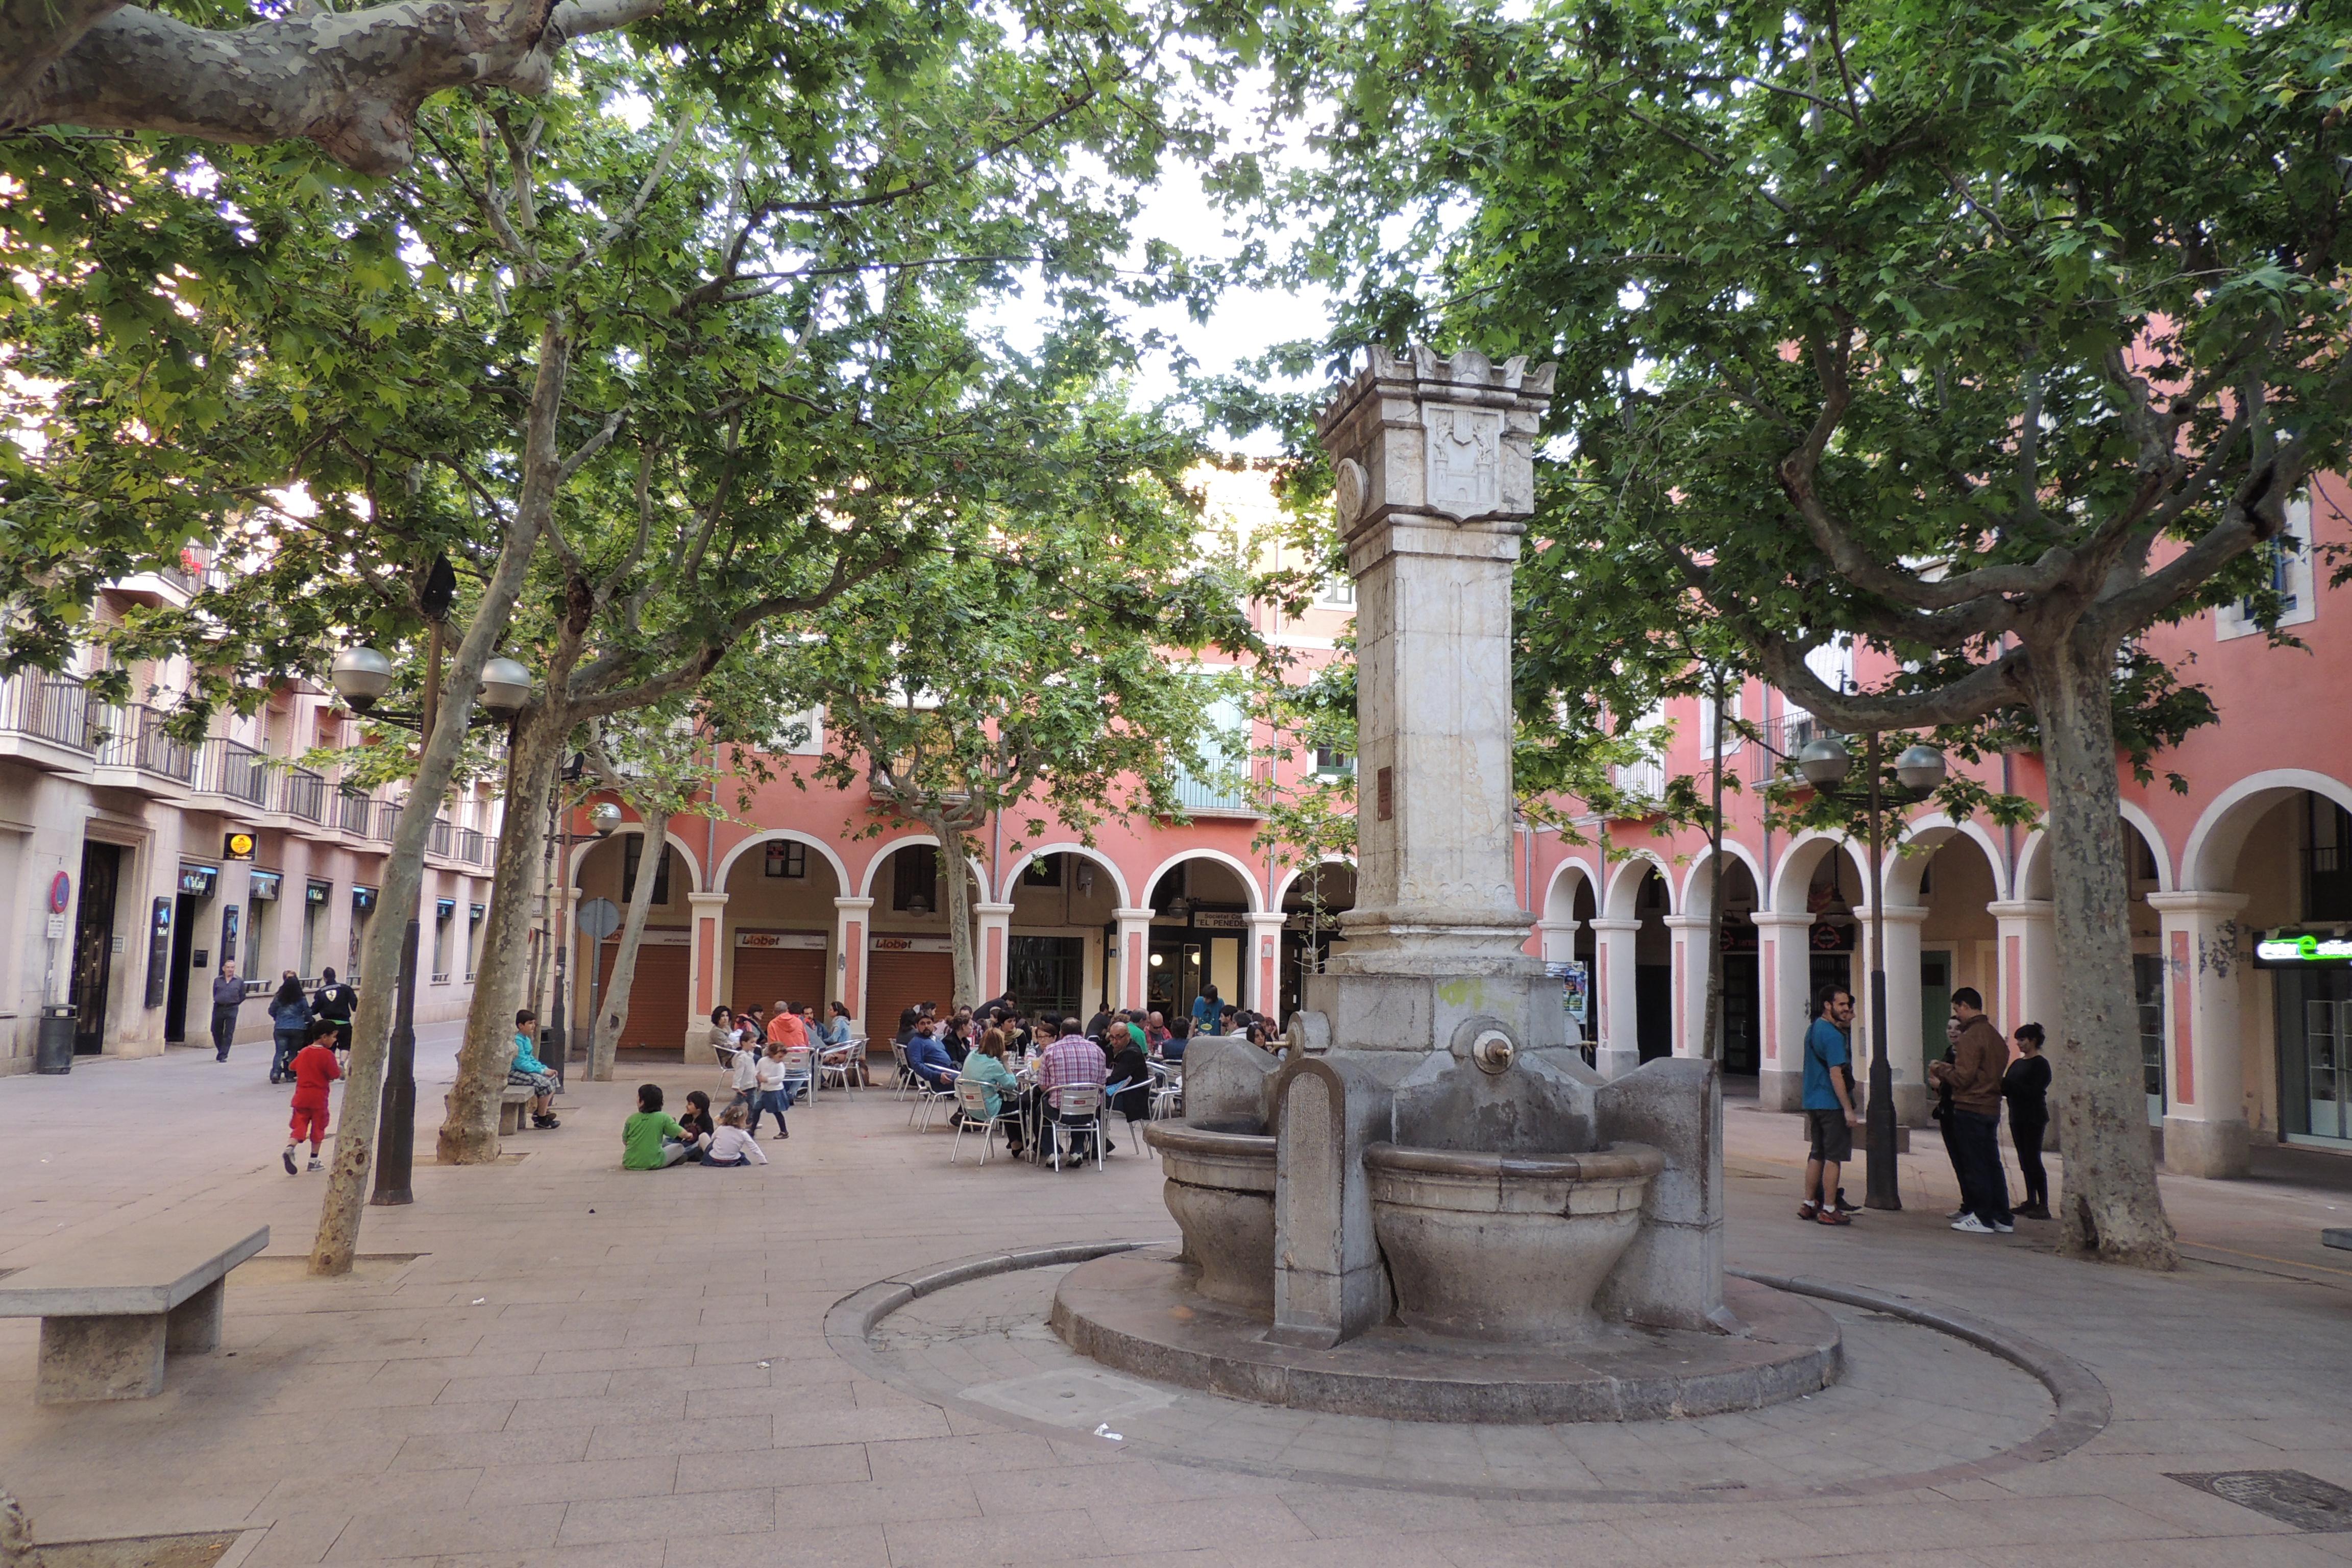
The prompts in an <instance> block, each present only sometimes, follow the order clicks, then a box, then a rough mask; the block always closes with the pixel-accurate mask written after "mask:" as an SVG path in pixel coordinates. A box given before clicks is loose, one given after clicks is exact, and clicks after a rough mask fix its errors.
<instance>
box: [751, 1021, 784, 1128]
mask: <svg viewBox="0 0 2352 1568" xmlns="http://www.w3.org/2000/svg"><path fill="white" fill-rule="evenodd" d="M759 1074H760V1078H759V1087H758V1088H757V1089H754V1090H753V1091H752V1094H751V1136H752V1137H754V1138H757V1137H758V1136H759V1135H760V1117H761V1113H762V1112H764V1111H770V1110H772V1111H774V1112H775V1113H776V1136H777V1137H779V1138H789V1137H791V1136H792V1135H793V1130H792V1129H791V1128H789V1127H787V1126H785V1125H784V1107H786V1106H787V1105H790V1104H791V1103H792V1102H793V1091H792V1089H791V1087H790V1079H789V1076H788V1075H787V1074H786V1072H785V1070H784V1047H782V1045H781V1044H778V1045H771V1046H770V1047H768V1049H767V1053H766V1054H765V1055H764V1056H762V1057H761V1058H759Z"/></svg>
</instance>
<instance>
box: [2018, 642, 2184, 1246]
mask: <svg viewBox="0 0 2352 1568" xmlns="http://www.w3.org/2000/svg"><path fill="white" fill-rule="evenodd" d="M2114 664H2115V660H2114V654H2113V650H2112V649H2108V648H2101V647H2092V648H2083V647H2077V646H2075V645H2074V643H2072V642H2067V643H2061V644H2057V645H2054V646H2050V647H2043V646H2039V645H2036V646H2034V647H2032V663H2031V665H2030V676H2029V679H2031V681H2032V698H2033V709H2034V714H2035V717H2036V718H2037V719H2038V720H2039V721H2041V726H2042V762H2043V765H2044V766H2045V767H2046V769H2047V770H2048V777H2049V796H2050V826H2049V833H2050V873H2051V891H2052V899H2053V905H2054V914H2055V917H2056V929H2055V936H2056V943H2057V958H2058V1005H2059V1010H2060V1013H2061V1018H2060V1023H2061V1025H2062V1027H2061V1028H2060V1029H2059V1031H2058V1032H2057V1033H2056V1034H2054V1035H2053V1037H2051V1040H2050V1044H2049V1051H2050V1055H2051V1058H2052V1062H2051V1066H2052V1068H2053V1069H2054V1072H2055V1075H2056V1082H2055V1084H2054V1085H2053V1088H2054V1089H2055V1090H2056V1094H2057V1099H2058V1121H2059V1142H2060V1143H2061V1145H2062V1146H2063V1148H2064V1150H2065V1159H2064V1167H2063V1170H2064V1174H2063V1184H2062V1190H2061V1192H2060V1194H2059V1217H2060V1218H2061V1219H2062V1220H2063V1222H2064V1230H2063V1246H2064V1247H2065V1248H2066V1249H2067V1250H2068V1251H2070V1252H2074V1253H2078V1254H2084V1255H2088V1256H2093V1257H2097V1258H2104V1259H2106V1260H2109V1261H2111V1262H2117V1263H2133V1264H2138V1265H2140V1266H2142V1267H2144V1268H2173V1267H2175V1266H2176V1265H2177V1264H2178V1263H2179V1253H2178V1252H2177V1251H2176V1250H2175V1247H2174V1239H2173V1231H2172V1223H2171V1221H2170V1220H2168V1218H2166V1217H2165V1213H2164V1201H2163V1198H2162V1196H2161V1195H2160V1194H2158V1191H2157V1185H2156V1158H2155V1151H2154V1149H2153V1148H2152V1146H2151V1143H2150V1141H2149V1138H2148V1128H2147V1091H2146V1088H2145V1086H2144V1084H2143V1082H2142V1080H2141V1069H2140V1043H2139V1014H2138V1007H2137V1003H2136V1001H2135V999H2134V996H2133V994H2132V972H2131V910H2130V907H2129V898H2128V888H2129V883H2128V880H2127V879H2126V865H2125V861H2124V853H2123V806H2122V793H2121V791H2120V790H2119V788H2118V787H2117V785H2116V734H2115V713H2114V709H2113V706H2112V704H2113V697H2112V685H2111V683H2112V679H2113V671H2114Z"/></svg>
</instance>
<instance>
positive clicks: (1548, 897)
mask: <svg viewBox="0 0 2352 1568" xmlns="http://www.w3.org/2000/svg"><path fill="white" fill-rule="evenodd" d="M1571 871H1573V872H1575V873H1576V875H1577V876H1578V877H1580V878H1581V879H1583V882H1584V885H1585V886H1586V887H1588V888H1591V889H1592V908H1593V910H1594V911H1595V912H1598V911H1599V910H1600V908H1601V875H1600V873H1599V872H1598V871H1597V870H1596V869H1595V868H1593V865H1592V862H1591V861H1590V860H1587V859H1584V858H1582V857H1580V856H1575V855H1571V856H1570V857H1569V858H1567V859H1565V860H1562V861H1561V862H1560V863H1559V865H1557V866H1555V867H1553V868H1551V880H1550V881H1549V882H1547V883H1545V884H1544V896H1543V903H1542V904H1541V905H1540V906H1538V908H1539V909H1540V910H1541V913H1540V914H1539V915H1538V919H1541V920H1548V921H1550V920H1573V919H1575V918H1576V889H1575V888H1574V887H1573V886H1570V887H1568V888H1565V889H1563V888H1562V887H1561V886H1560V883H1561V881H1562V879H1565V878H1566V877H1567V876H1568V874H1569V873H1570V872H1571ZM1563 892H1565V893H1566V894H1567V898H1566V899H1565V900H1562V902H1561V904H1560V908H1561V909H1562V910H1564V911H1566V912H1564V913H1561V914H1557V915H1556V914H1554V913H1552V901H1553V900H1555V899H1558V898H1559V896H1560V895H1561V894H1562V893H1563Z"/></svg>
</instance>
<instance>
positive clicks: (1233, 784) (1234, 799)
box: [1176, 768, 1257, 816]
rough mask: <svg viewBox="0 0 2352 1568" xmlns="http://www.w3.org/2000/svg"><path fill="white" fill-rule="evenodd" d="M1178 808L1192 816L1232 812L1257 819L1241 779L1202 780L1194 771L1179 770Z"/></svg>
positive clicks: (1177, 779) (1177, 781) (1177, 776)
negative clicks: (1179, 806) (1203, 813)
mask: <svg viewBox="0 0 2352 1568" xmlns="http://www.w3.org/2000/svg"><path fill="white" fill-rule="evenodd" d="M1176 804H1177V805H1181V806H1182V807H1183V808H1184V810H1185V812H1186V813H1187V814H1188V815H1197V814H1199V813H1202V812H1210V813H1216V812H1232V813H1234V814H1236V815H1240V816H1256V815H1257V808H1256V807H1255V806H1253V805H1250V800H1249V795H1248V793H1247V792H1246V791H1244V789H1243V788H1242V784H1241V781H1240V780H1239V779H1237V778H1201V777H1199V776H1197V775H1196V774H1194V773H1192V771H1191V770H1189V769H1186V768H1179V769H1177V770H1176Z"/></svg>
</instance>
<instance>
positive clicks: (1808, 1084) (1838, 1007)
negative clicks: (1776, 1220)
mask: <svg viewBox="0 0 2352 1568" xmlns="http://www.w3.org/2000/svg"><path fill="white" fill-rule="evenodd" d="M1817 1000H1818V1001H1819V1002H1820V1004H1821V1006H1820V1016H1818V1017H1816V1018H1815V1019H1814V1020H1813V1021H1812V1024H1811V1026H1809V1027H1808V1028H1807V1029H1806V1030H1805V1092H1804V1099H1803V1100H1802V1102H1801V1103H1802V1104H1803V1107H1804V1111H1805V1132H1806V1136H1807V1138H1808V1139H1809V1140H1810V1141H1811V1149H1810V1151H1809V1152H1808V1153H1807V1155H1806V1158H1805V1188H1804V1202H1803V1203H1801V1204H1800V1205H1798V1206H1797V1217H1798V1218H1799V1219H1804V1220H1812V1221H1814V1222H1816V1223H1817V1224H1821V1225H1852V1224H1853V1215H1849V1214H1846V1213H1845V1212H1844V1211H1843V1210H1842V1209H1840V1208H1839V1206H1838V1200H1837V1194H1838V1170H1839V1167H1840V1166H1842V1165H1843V1164H1844V1163H1846V1162H1847V1161H1848V1160H1851V1159H1853V1130H1854V1129H1855V1128H1856V1127H1858V1126H1860V1125H1861V1124H1862V1118H1861V1117H1859V1116H1857V1115H1855V1114H1854V1110H1853V1100H1851V1099H1850V1098H1848V1096H1847V1094H1846V1087H1845V1084H1846V1069H1847V1068H1848V1066H1849V1065H1850V1064H1851V1063H1852V1062H1853V1052H1852V1051H1851V1050H1850V1049H1848V1048H1847V1046H1846V1030H1848V1029H1849V1028H1851V1027H1853V993H1852V992H1850V991H1848V990H1847V989H1846V988H1845V987H1844V986H1843V985H1824V986H1822V989H1821V994H1820V996H1819V997H1818V998H1817Z"/></svg>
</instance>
